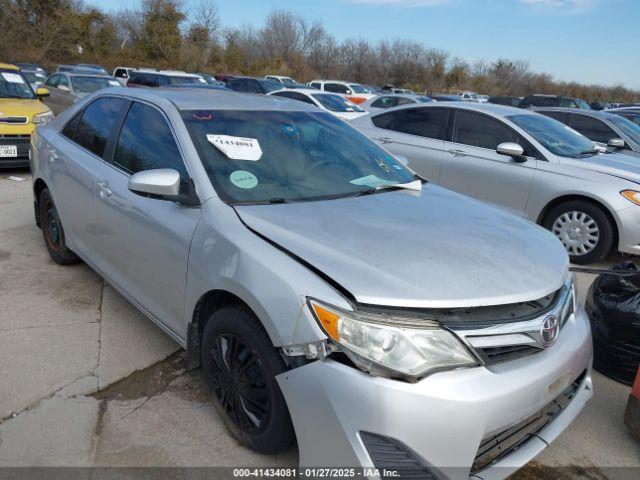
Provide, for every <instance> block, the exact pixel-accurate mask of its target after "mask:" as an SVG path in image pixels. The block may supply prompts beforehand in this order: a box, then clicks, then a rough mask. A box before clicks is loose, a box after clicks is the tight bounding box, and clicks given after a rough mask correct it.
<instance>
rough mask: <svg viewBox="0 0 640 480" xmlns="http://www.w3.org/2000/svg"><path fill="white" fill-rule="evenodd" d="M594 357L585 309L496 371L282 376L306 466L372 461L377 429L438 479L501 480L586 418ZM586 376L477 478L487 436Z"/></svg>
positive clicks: (304, 371) (334, 368)
mask: <svg viewBox="0 0 640 480" xmlns="http://www.w3.org/2000/svg"><path fill="white" fill-rule="evenodd" d="M591 358H592V346H591V333H590V328H589V323H588V320H587V318H586V314H585V313H584V309H582V308H580V309H579V310H578V313H577V314H576V315H573V316H572V317H571V318H570V319H569V320H568V321H567V323H566V324H565V326H564V328H563V330H562V332H561V334H560V336H559V338H558V340H557V342H556V343H555V344H554V345H553V346H552V347H550V348H549V349H547V350H544V351H542V352H540V353H536V354H534V355H530V356H528V357H525V358H521V359H518V360H514V361H511V362H506V363H502V364H499V365H495V366H491V367H490V368H487V367H477V368H471V369H462V370H457V371H448V372H441V373H437V374H434V375H431V376H429V377H427V378H425V379H422V380H421V381H419V382H417V383H414V384H411V383H406V382H401V381H395V380H389V379H385V378H378V377H372V376H370V375H368V374H365V373H363V372H361V371H359V370H357V369H355V368H352V367H350V366H347V365H343V364H341V363H338V362H336V361H333V360H330V359H326V360H325V361H316V362H313V363H310V364H307V365H304V366H302V367H299V368H297V369H294V370H291V371H289V372H286V373H284V374H282V375H280V376H279V377H278V382H279V384H280V387H281V389H282V391H283V394H284V396H285V398H286V401H287V404H288V406H289V411H290V413H291V416H292V419H293V423H294V426H295V430H296V435H297V439H298V446H299V450H300V465H301V466H307V467H308V466H314V467H318V466H354V467H374V466H375V465H374V461H373V460H372V457H371V456H370V454H369V450H368V449H367V445H366V444H365V440H364V439H363V436H362V433H361V432H370V433H373V434H376V435H381V436H384V437H388V438H390V439H393V440H394V441H395V442H396V443H397V444H399V445H402V446H404V448H405V450H406V451H408V452H410V454H411V455H412V456H413V457H414V458H416V459H417V460H418V461H419V462H420V463H421V464H422V465H425V466H427V467H429V468H432V470H433V471H434V472H435V474H436V476H438V477H446V478H469V477H470V476H471V478H482V479H494V478H504V477H507V476H508V475H509V474H511V473H513V471H515V470H516V469H518V468H519V467H521V466H523V465H524V464H526V463H527V462H528V461H529V460H531V459H532V458H533V457H535V456H536V455H537V454H538V453H540V451H542V450H543V449H544V448H545V447H546V446H547V445H548V443H549V442H551V441H553V440H554V439H555V438H556V437H557V436H558V435H559V434H560V433H561V432H562V431H563V430H564V429H565V428H566V427H567V426H568V425H569V424H570V423H571V421H572V420H573V419H574V418H575V417H576V416H577V415H578V413H579V412H580V411H581V410H582V408H583V406H584V405H585V403H586V402H587V401H588V400H589V398H590V397H591V395H592V385H591V376H590V374H591ZM581 375H582V376H583V377H582V378H583V379H582V381H581V383H580V385H579V387H578V388H577V390H575V392H574V395H573V396H572V397H571V398H572V399H571V401H570V402H569V403H568V405H566V406H565V408H564V409H563V410H562V412H561V413H559V414H558V415H557V416H556V417H555V418H554V420H553V421H552V422H551V423H550V424H547V425H546V427H544V428H543V429H541V430H539V431H537V432H536V434H535V435H531V436H528V437H527V440H526V441H524V442H523V443H521V444H520V446H519V447H518V448H517V449H515V450H514V451H513V452H512V453H510V454H508V455H506V456H504V457H502V458H501V459H500V460H499V461H496V462H494V463H493V464H491V465H489V466H486V467H483V469H482V470H480V471H478V472H475V473H473V475H472V472H471V466H472V465H473V463H474V459H475V458H476V456H477V454H478V449H479V446H480V444H481V442H482V441H483V439H487V438H489V437H491V436H493V435H495V434H497V433H500V432H503V431H505V430H506V429H509V428H510V427H513V426H514V425H517V424H519V423H521V422H523V420H525V419H527V418H529V417H531V416H532V415H534V414H536V412H539V411H541V410H543V409H544V408H545V407H547V406H548V405H550V403H552V402H553V401H554V399H556V398H558V397H559V395H560V394H561V393H562V392H563V391H565V390H566V389H567V387H568V386H570V385H571V384H572V382H574V380H576V379H577V378H579V377H580V376H581ZM365 436H366V434H365Z"/></svg>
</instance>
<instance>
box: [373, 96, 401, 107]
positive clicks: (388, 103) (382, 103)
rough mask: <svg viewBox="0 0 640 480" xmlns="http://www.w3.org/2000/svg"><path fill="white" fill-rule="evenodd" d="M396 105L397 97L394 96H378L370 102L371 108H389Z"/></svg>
mask: <svg viewBox="0 0 640 480" xmlns="http://www.w3.org/2000/svg"><path fill="white" fill-rule="evenodd" d="M396 105H398V99H397V98H395V97H380V98H378V99H377V100H376V101H375V102H373V103H372V104H371V106H372V107H373V108H391V107H395V106H396Z"/></svg>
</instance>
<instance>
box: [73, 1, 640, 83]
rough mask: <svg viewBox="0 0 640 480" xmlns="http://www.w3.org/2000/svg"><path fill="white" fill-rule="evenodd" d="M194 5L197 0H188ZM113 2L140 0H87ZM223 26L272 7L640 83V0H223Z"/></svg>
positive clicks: (345, 29) (358, 32)
mask: <svg viewBox="0 0 640 480" xmlns="http://www.w3.org/2000/svg"><path fill="white" fill-rule="evenodd" d="M184 1H185V2H186V4H187V6H189V5H196V4H197V3H198V0H184ZM85 2H86V3H87V4H94V5H96V6H99V7H101V8H103V9H107V10H118V9H119V8H122V7H123V6H125V7H127V6H128V7H130V6H131V5H132V2H135V0H85ZM217 5H218V9H219V13H220V20H221V22H222V24H223V26H225V27H236V26H239V25H242V24H251V25H256V26H259V25H261V24H262V22H263V21H264V18H265V17H266V15H267V14H268V13H269V11H271V10H272V9H274V8H284V9H288V10H292V11H294V12H296V13H299V14H301V15H303V16H305V17H307V18H309V19H317V20H321V21H322V22H323V24H324V26H325V28H326V29H327V30H328V31H329V32H330V33H331V34H332V35H334V36H335V37H336V38H338V39H345V38H352V37H355V38H366V39H368V40H371V41H376V40H382V39H394V38H406V39H411V40H416V41H419V42H421V43H423V44H424V45H426V46H429V47H437V48H441V49H444V50H446V51H448V52H449V53H450V54H451V55H452V56H460V57H462V58H464V59H466V60H468V61H474V60H476V59H479V58H485V59H487V60H493V59H496V58H499V57H508V58H512V59H524V60H527V61H528V62H529V63H530V65H531V69H532V70H534V71H540V72H547V73H550V74H552V75H553V76H554V77H555V78H556V79H559V80H575V81H578V82H582V83H589V84H591V83H593V84H602V85H614V84H619V83H621V84H623V85H624V86H626V87H630V88H635V89H640V53H639V49H640V0H277V1H271V0H218V1H217Z"/></svg>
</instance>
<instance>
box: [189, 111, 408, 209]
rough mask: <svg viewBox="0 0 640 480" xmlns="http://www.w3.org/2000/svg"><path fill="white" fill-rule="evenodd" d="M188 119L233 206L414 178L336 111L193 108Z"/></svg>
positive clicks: (339, 193) (335, 194)
mask: <svg viewBox="0 0 640 480" xmlns="http://www.w3.org/2000/svg"><path fill="white" fill-rule="evenodd" d="M182 118H183V120H184V122H185V124H186V126H187V129H188V130H189V133H190V135H191V138H192V139H193V142H194V144H195V145H196V148H197V149H198V152H199V155H200V159H201V160H202V163H203V165H204V168H205V170H206V172H207V174H208V175H209V178H210V179H211V182H212V184H213V185H214V187H215V188H216V190H217V191H218V193H219V194H220V196H221V197H222V198H223V199H225V200H226V201H228V202H229V203H280V202H285V201H308V200H320V199H327V198H339V197H344V196H351V195H356V194H358V193H360V192H363V191H371V190H372V188H375V187H378V186H382V185H390V184H398V183H407V182H411V181H412V180H414V176H413V174H412V173H411V172H409V171H408V170H407V169H406V168H405V167H403V166H402V164H400V163H399V162H398V161H397V160H396V159H395V158H394V157H393V156H392V155H390V154H389V153H387V152H386V151H384V150H382V149H381V148H380V147H378V146H377V145H376V144H375V143H373V142H372V141H371V140H369V139H368V138H367V137H365V136H364V135H363V134H361V133H360V132H358V131H357V130H356V129H354V128H353V127H351V126H350V125H348V124H347V123H346V122H344V121H343V120H340V119H338V118H336V117H334V116H333V115H331V114H329V113H323V112H289V111H262V110H253V111H231V110H207V111H194V110H185V111H183V112H182ZM231 157H233V158H234V159H232V158H231ZM256 158H257V160H256Z"/></svg>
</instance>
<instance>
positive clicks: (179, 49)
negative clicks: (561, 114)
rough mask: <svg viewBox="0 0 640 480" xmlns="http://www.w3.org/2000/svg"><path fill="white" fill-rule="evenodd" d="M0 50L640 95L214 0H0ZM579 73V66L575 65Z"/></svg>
mask: <svg viewBox="0 0 640 480" xmlns="http://www.w3.org/2000/svg"><path fill="white" fill-rule="evenodd" d="M0 59H2V60H4V61H32V62H39V63H42V64H44V65H45V66H46V67H48V68H49V69H53V68H55V65H56V64H58V63H98V64H100V65H103V66H105V67H106V68H107V69H112V68H114V67H116V66H119V65H122V66H137V67H151V68H170V69H180V70H186V71H192V72H210V73H220V72H228V73H238V74H245V75H257V76H263V75H265V74H281V75H289V76H292V77H294V78H296V79H298V80H299V81H309V80H311V79H312V78H336V79H348V80H350V81H355V82H360V83H367V84H373V85H378V86H382V85H387V84H391V85H395V86H397V87H404V88H411V89H413V90H415V91H420V92H428V93H430V92H457V91H460V90H474V91H477V92H480V93H485V94H489V95H515V96H523V95H528V94H531V93H549V94H559V95H568V96H573V97H580V98H584V99H585V100H587V101H594V100H604V101H616V102H636V101H640V91H637V90H632V89H629V88H626V87H625V86H623V85H616V86H612V87H608V86H598V85H585V84H582V83H579V82H560V81H556V80H554V78H553V77H552V76H551V75H550V74H548V73H537V72H533V71H531V69H530V67H529V64H528V62H526V61H524V60H517V59H515V60H513V59H505V58H500V59H493V60H487V59H481V60H477V61H475V62H472V63H470V62H468V61H466V60H464V59H462V58H459V57H452V56H451V55H450V54H449V53H447V52H446V51H444V50H441V49H436V48H430V47H427V46H425V45H423V44H421V43H419V42H415V41H412V40H405V39H396V40H383V41H380V42H378V43H372V42H369V41H367V40H364V39H347V40H344V41H338V40H337V39H336V38H335V37H333V36H332V35H331V34H330V33H329V32H327V30H326V29H325V27H324V26H323V24H322V23H321V22H320V21H313V20H308V19H306V18H305V17H302V16H300V15H298V14H296V13H293V12H291V11H288V10H273V11H272V12H271V13H270V14H269V15H268V16H267V18H266V19H265V21H264V23H263V25H261V26H249V25H244V26H241V27H224V26H223V25H222V23H221V19H220V17H219V14H218V10H217V8H216V4H215V3H214V2H213V0H200V1H199V3H197V2H196V3H193V2H192V3H189V4H187V3H185V1H184V0H138V1H137V3H136V4H135V5H134V6H132V7H130V8H124V9H121V10H120V11H117V12H114V13H111V12H104V11H101V10H100V9H98V8H95V7H93V6H88V5H86V4H85V3H83V2H82V0H0ZM577 74H579V72H577Z"/></svg>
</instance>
